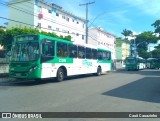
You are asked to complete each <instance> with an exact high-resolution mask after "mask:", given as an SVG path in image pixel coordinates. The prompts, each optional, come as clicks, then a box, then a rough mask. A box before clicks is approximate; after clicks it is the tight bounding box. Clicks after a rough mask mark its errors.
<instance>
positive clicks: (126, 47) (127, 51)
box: [122, 40, 130, 60]
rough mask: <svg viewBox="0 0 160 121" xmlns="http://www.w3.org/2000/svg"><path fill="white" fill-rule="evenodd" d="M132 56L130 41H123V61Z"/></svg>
mask: <svg viewBox="0 0 160 121" xmlns="http://www.w3.org/2000/svg"><path fill="white" fill-rule="evenodd" d="M128 56H130V42H129V40H123V42H122V60H125V59H126V57H128Z"/></svg>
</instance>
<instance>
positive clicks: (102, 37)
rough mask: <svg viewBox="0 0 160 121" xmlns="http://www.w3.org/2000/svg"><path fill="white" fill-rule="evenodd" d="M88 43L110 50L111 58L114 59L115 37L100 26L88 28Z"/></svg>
mask: <svg viewBox="0 0 160 121" xmlns="http://www.w3.org/2000/svg"><path fill="white" fill-rule="evenodd" d="M88 44H92V45H95V46H98V47H101V48H104V49H107V50H110V51H111V53H112V59H116V37H115V35H113V34H111V33H109V32H106V31H105V30H103V29H102V28H99V27H97V28H89V30H88Z"/></svg>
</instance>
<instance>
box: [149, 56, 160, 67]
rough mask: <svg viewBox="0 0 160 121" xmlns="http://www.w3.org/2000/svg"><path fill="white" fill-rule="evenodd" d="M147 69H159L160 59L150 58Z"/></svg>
mask: <svg viewBox="0 0 160 121" xmlns="http://www.w3.org/2000/svg"><path fill="white" fill-rule="evenodd" d="M146 61H147V62H146V68H148V69H156V68H157V69H159V68H160V59H157V58H148V59H147V60H146Z"/></svg>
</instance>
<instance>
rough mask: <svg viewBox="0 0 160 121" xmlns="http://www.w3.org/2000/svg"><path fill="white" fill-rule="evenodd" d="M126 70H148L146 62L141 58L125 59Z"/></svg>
mask: <svg viewBox="0 0 160 121" xmlns="http://www.w3.org/2000/svg"><path fill="white" fill-rule="evenodd" d="M125 65H126V66H125V69H126V70H139V69H145V68H146V61H145V59H143V58H141V57H127V58H126V59H125Z"/></svg>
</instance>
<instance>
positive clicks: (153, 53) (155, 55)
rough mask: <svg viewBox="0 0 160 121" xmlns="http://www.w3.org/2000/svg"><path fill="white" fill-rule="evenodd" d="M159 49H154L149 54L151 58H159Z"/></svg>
mask: <svg viewBox="0 0 160 121" xmlns="http://www.w3.org/2000/svg"><path fill="white" fill-rule="evenodd" d="M159 53H160V49H155V50H153V51H152V52H151V54H152V57H153V58H160V54H159Z"/></svg>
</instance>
